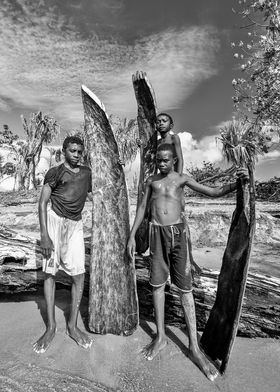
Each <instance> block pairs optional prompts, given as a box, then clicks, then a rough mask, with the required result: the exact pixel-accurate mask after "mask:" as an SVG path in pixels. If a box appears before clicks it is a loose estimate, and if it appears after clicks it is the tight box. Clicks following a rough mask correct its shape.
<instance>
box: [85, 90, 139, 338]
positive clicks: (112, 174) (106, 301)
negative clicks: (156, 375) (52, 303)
mask: <svg viewBox="0 0 280 392" xmlns="http://www.w3.org/2000/svg"><path fill="white" fill-rule="evenodd" d="M82 99H83V105H84V112H85V136H86V142H87V148H88V150H89V157H90V166H91V170H92V188H93V191H96V190H100V193H97V194H94V195H93V201H92V240H91V263H90V284H89V329H90V330H91V331H93V332H95V333H101V334H105V333H113V334H116V335H119V334H126V335H127V334H131V333H132V332H133V331H134V330H135V328H136V327H137V325H138V299H137V293H136V275H135V267H134V264H133V262H131V261H130V260H129V258H128V256H127V252H126V244H127V240H128V236H129V230H130V228H129V206H128V195H127V188H126V182H125V177H124V172H123V168H122V166H121V165H120V163H119V162H118V160H119V152H118V146H117V143H116V141H115V138H114V135H113V132H112V129H111V126H110V124H109V121H108V118H107V115H106V112H105V108H104V106H103V104H102V103H101V102H100V101H99V99H98V98H97V97H96V96H95V95H94V94H93V93H92V92H91V91H90V90H88V89H87V88H86V87H84V86H83V87H82Z"/></svg>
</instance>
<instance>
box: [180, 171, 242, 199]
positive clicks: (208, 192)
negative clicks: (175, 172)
mask: <svg viewBox="0 0 280 392" xmlns="http://www.w3.org/2000/svg"><path fill="white" fill-rule="evenodd" d="M236 174H237V176H238V178H240V179H242V180H246V181H247V180H248V179H249V176H248V170H247V169H238V170H237V172H236ZM183 185H187V186H188V187H189V188H191V189H192V190H194V191H196V192H199V193H202V194H203V195H205V196H210V197H219V196H224V195H226V194H227V193H230V192H233V191H235V190H236V181H235V182H231V183H230V184H226V185H221V186H217V187H209V186H206V185H203V184H199V183H198V182H196V181H195V180H194V179H193V178H192V177H189V176H188V175H186V174H184V184H183Z"/></svg>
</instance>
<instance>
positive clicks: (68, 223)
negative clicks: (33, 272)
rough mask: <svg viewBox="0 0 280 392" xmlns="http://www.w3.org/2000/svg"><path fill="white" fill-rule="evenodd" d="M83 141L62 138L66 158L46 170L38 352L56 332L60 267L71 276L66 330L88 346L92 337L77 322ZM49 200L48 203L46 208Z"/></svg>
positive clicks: (85, 191) (85, 174)
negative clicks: (42, 325)
mask: <svg viewBox="0 0 280 392" xmlns="http://www.w3.org/2000/svg"><path fill="white" fill-rule="evenodd" d="M83 150H84V145H83V141H82V140H81V139H80V138H79V137H77V136H68V137H67V138H66V139H65V140H64V142H63V148H62V151H63V153H64V156H65V162H64V163H63V164H61V165H59V166H56V167H52V168H51V169H50V170H49V171H48V172H47V174H46V176H45V179H44V185H43V188H42V192H41V196H40V201H39V221H40V234H41V242H40V246H41V249H42V252H43V266H42V269H43V271H44V272H45V274H46V276H45V281H44V294H45V301H46V305H47V327H46V331H45V333H44V334H43V335H42V336H41V337H40V338H39V340H38V341H37V342H36V343H34V345H33V348H34V351H36V352H37V353H44V352H45V351H46V350H47V348H48V347H49V345H50V343H51V341H52V340H53V338H54V335H55V332H56V322H55V275H56V273H57V271H58V269H62V270H63V271H64V272H66V273H67V274H68V275H70V276H71V277H72V290H71V296H72V302H71V311H70V317H69V320H68V322H67V329H66V333H67V335H69V336H70V337H71V338H72V339H73V340H74V341H75V342H76V343H77V344H78V345H80V346H82V347H83V348H89V347H90V346H91V344H92V342H93V340H92V339H91V338H90V337H89V336H88V335H87V334H86V333H85V332H83V331H81V330H80V329H79V328H78V326H77V318H78V311H79V307H80V301H81V298H82V295H83V288H84V272H85V246H84V237H83V224H82V215H81V212H82V210H83V208H84V205H85V201H86V198H87V196H88V195H89V194H90V193H91V170H90V169H89V168H88V167H86V166H82V165H80V164H79V162H80V160H81V158H82V154H83ZM49 200H50V201H51V207H50V208H47V205H48V202H49Z"/></svg>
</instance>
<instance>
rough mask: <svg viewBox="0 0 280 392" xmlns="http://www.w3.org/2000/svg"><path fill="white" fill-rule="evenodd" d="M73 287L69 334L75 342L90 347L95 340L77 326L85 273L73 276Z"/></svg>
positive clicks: (68, 326)
mask: <svg viewBox="0 0 280 392" xmlns="http://www.w3.org/2000/svg"><path fill="white" fill-rule="evenodd" d="M72 280H73V283H72V288H71V297H72V300H71V310H70V317H69V320H68V323H67V334H68V335H69V336H70V337H71V338H72V339H74V340H75V342H76V343H77V344H78V345H80V346H82V347H83V348H89V347H90V346H91V344H92V342H93V339H92V338H90V337H89V336H88V335H87V334H86V333H85V332H82V331H81V330H80V329H79V328H78V326H77V320H78V312H79V309H80V302H81V299H82V296H83V290H84V274H79V275H75V276H72Z"/></svg>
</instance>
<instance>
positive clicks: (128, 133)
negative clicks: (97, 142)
mask: <svg viewBox="0 0 280 392" xmlns="http://www.w3.org/2000/svg"><path fill="white" fill-rule="evenodd" d="M109 122H110V125H111V127H112V131H113V133H114V136H115V139H116V142H117V145H118V149H119V155H120V159H121V160H122V161H123V162H124V163H128V162H133V161H134V160H135V158H136V155H137V152H138V149H139V143H138V140H139V133H138V125H137V120H135V119H133V120H128V119H127V118H124V119H120V118H119V117H117V116H114V115H110V116H109Z"/></svg>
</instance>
